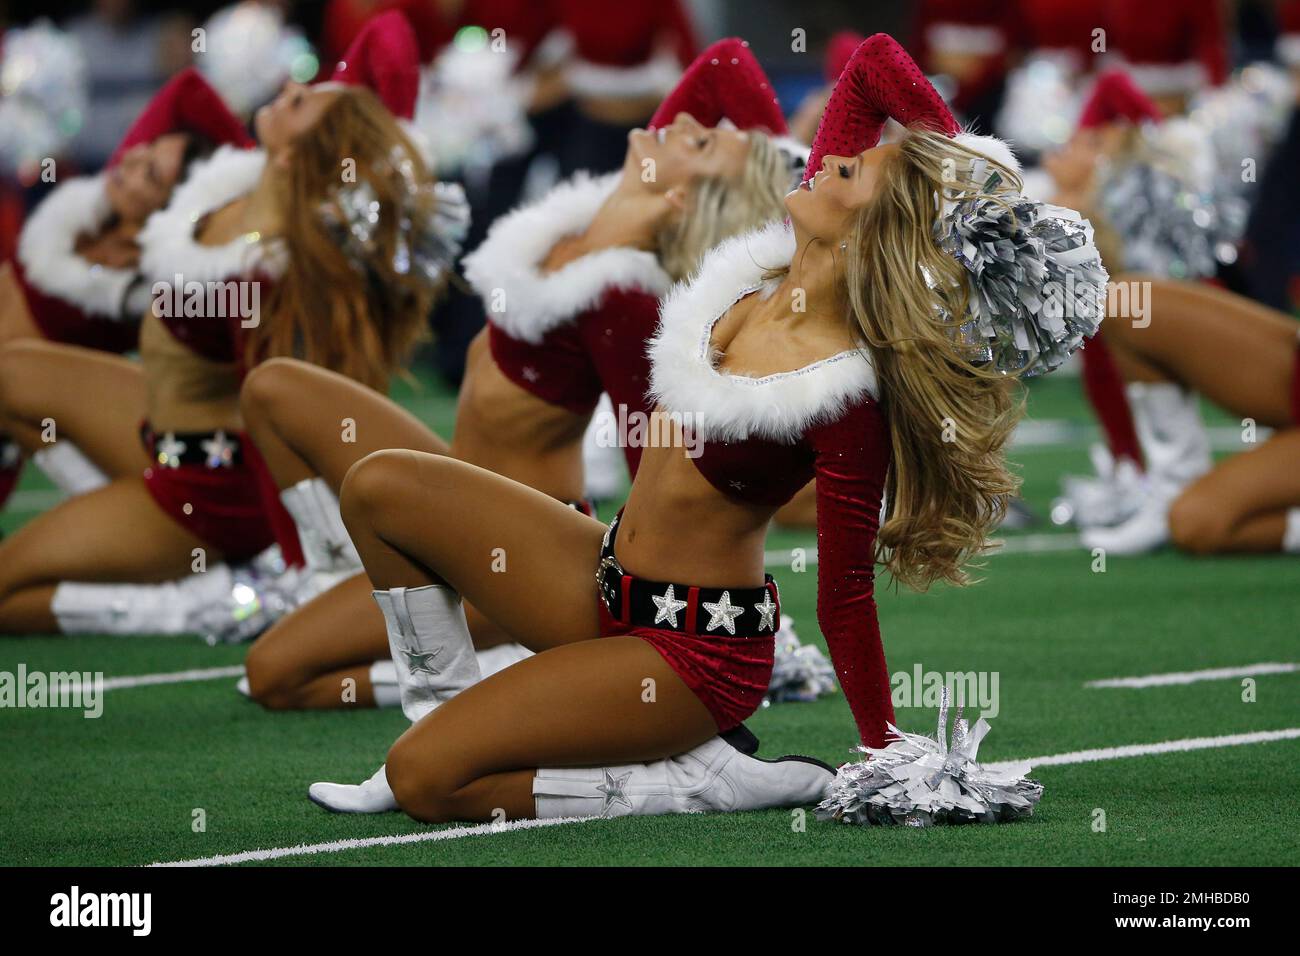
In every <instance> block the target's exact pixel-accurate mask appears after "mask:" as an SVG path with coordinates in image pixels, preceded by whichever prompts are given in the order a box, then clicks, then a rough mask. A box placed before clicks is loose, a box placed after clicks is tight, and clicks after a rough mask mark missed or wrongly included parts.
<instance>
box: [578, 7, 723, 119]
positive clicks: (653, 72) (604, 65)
mask: <svg viewBox="0 0 1300 956" xmlns="http://www.w3.org/2000/svg"><path fill="white" fill-rule="evenodd" d="M553 7H554V10H555V11H556V14H557V16H558V22H559V24H560V26H561V28H562V29H563V30H564V32H565V33H566V34H567V35H568V36H569V37H570V38H571V39H572V41H573V58H572V61H571V62H570V64H569V67H568V69H567V71H566V82H567V83H568V85H569V88H570V89H572V90H573V91H574V92H575V93H577V94H578V95H580V96H649V95H661V94H663V93H664V92H665V91H667V90H670V89H672V86H673V83H675V82H676V80H677V77H678V76H679V75H680V74H681V71H682V68H683V67H685V66H686V65H687V64H688V63H690V62H691V61H692V59H694V57H695V55H696V51H697V50H698V49H699V47H698V45H697V44H696V41H695V31H694V29H693V27H692V25H691V20H690V16H689V15H688V13H687V11H686V8H685V6H684V5H683V3H682V0H619V2H618V3H617V5H616V7H617V13H612V12H611V5H610V3H609V0H553Z"/></svg>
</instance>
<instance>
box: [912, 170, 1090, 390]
mask: <svg viewBox="0 0 1300 956" xmlns="http://www.w3.org/2000/svg"><path fill="white" fill-rule="evenodd" d="M983 165H984V164H983V161H982V160H977V161H976V162H975V163H974V167H975V170H974V175H973V176H972V178H973V179H974V181H976V182H979V181H980V180H981V179H982V178H983V172H982V167H983ZM1000 184H1001V176H1000V175H999V174H998V173H996V172H994V173H992V174H990V175H989V176H988V177H987V179H986V180H985V181H984V187H983V190H984V192H985V193H987V194H993V193H996V191H997V189H998V187H999V185H1000ZM936 229H937V231H938V236H937V237H936V238H937V239H938V242H939V245H940V247H941V248H942V249H943V250H944V251H945V252H947V253H948V254H949V255H951V256H952V257H953V258H954V259H956V260H957V261H958V262H959V263H961V265H963V266H964V267H965V268H966V272H967V277H968V281H969V285H970V298H969V302H968V305H967V318H966V320H965V321H964V322H962V324H961V327H960V330H961V336H962V340H963V341H964V342H965V344H967V345H968V346H970V347H971V348H972V350H973V355H972V361H974V362H976V363H979V364H990V365H992V366H993V367H994V368H996V369H997V370H998V371H1001V372H1006V373H1016V374H1021V375H1025V376H1031V375H1039V374H1042V373H1044V372H1050V371H1051V370H1052V369H1054V368H1056V367H1057V366H1059V365H1060V364H1061V363H1063V362H1064V361H1065V360H1066V359H1067V358H1069V356H1070V354H1071V353H1072V352H1074V351H1075V350H1076V349H1078V348H1079V347H1080V346H1081V345H1082V344H1083V340H1084V339H1085V338H1087V337H1089V336H1091V335H1093V334H1094V333H1095V332H1096V331H1097V327H1098V325H1100V324H1101V320H1102V318H1103V317H1104V315H1105V313H1106V283H1107V282H1108V281H1109V279H1110V276H1109V275H1108V274H1107V272H1106V267H1105V266H1103V265H1102V262H1101V255H1100V254H1099V253H1098V252H1097V247H1096V245H1094V243H1093V234H1092V225H1091V223H1089V222H1088V220H1086V219H1084V218H1082V217H1081V216H1080V215H1079V214H1078V213H1077V212H1075V211H1074V210H1073V209H1066V208H1064V207H1062V206H1053V205H1049V204H1047V203H1042V202H1037V201H1035V200H1032V199H1027V198H1025V197H1024V196H1022V195H1019V194H1017V193H1003V194H1001V195H998V196H996V197H993V196H992V195H985V196H980V197H976V198H971V199H963V200H961V201H959V202H956V203H955V204H954V205H953V208H952V209H951V210H950V211H949V212H948V213H947V214H946V215H944V216H943V217H941V218H940V220H939V222H938V223H937V225H936Z"/></svg>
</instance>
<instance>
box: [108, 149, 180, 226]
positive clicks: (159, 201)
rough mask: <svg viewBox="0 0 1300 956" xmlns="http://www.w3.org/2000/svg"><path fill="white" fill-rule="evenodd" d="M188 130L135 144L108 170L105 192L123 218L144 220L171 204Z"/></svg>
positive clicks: (110, 202) (111, 204)
mask: <svg viewBox="0 0 1300 956" xmlns="http://www.w3.org/2000/svg"><path fill="white" fill-rule="evenodd" d="M186 142H187V138H186V136H185V134H184V133H168V134H167V135H165V136H159V137H158V138H157V139H156V140H154V141H153V142H152V143H140V144H139V145H137V146H132V147H131V148H130V149H128V150H127V151H126V152H125V153H123V154H122V158H121V159H120V160H118V162H117V163H116V164H115V165H114V166H113V167H112V168H111V169H109V170H108V174H107V177H106V178H105V180H104V192H105V193H106V194H107V195H108V204H109V207H110V208H111V209H112V210H113V212H114V213H115V214H116V215H117V217H118V218H119V219H122V220H124V221H126V222H144V221H145V220H146V219H148V218H149V216H150V214H151V213H154V212H156V211H157V210H159V209H161V208H162V207H163V206H165V205H167V200H168V199H170V198H171V194H172V190H173V189H174V188H175V187H176V182H177V180H179V179H180V177H181V172H182V169H181V165H182V163H183V162H184V158H185V144H186Z"/></svg>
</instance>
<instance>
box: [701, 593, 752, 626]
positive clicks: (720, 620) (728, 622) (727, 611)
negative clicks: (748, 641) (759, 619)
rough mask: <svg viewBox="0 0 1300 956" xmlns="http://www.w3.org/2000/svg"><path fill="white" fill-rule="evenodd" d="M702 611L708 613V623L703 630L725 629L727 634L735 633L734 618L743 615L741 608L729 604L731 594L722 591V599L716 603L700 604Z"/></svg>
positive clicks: (706, 602)
mask: <svg viewBox="0 0 1300 956" xmlns="http://www.w3.org/2000/svg"><path fill="white" fill-rule="evenodd" d="M702 603H703V605H704V610H706V611H708V612H709V623H708V625H707V626H706V627H705V630H707V631H711V630H713V629H714V628H715V627H725V628H726V629H727V633H728V634H735V633H736V618H738V617H740V615H742V614H744V613H745V609H744V608H743V607H736V605H734V604H732V603H731V592H730V591H723V592H722V598H721V599H720V600H718V601H717V602H716V603H714V602H712V601H704V602H702Z"/></svg>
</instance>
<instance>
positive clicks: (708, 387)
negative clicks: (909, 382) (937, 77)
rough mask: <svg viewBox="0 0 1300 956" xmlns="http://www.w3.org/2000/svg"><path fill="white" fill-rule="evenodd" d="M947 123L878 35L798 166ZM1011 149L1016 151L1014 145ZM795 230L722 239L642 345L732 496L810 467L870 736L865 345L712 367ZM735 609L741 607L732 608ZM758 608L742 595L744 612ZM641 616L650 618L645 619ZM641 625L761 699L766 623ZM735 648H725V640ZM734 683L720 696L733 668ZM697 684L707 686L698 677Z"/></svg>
mask: <svg viewBox="0 0 1300 956" xmlns="http://www.w3.org/2000/svg"><path fill="white" fill-rule="evenodd" d="M889 118H893V119H895V120H897V121H898V122H900V123H903V124H904V125H907V124H913V123H914V124H918V125H924V126H926V127H929V128H931V129H935V130H939V131H942V132H946V133H948V134H949V135H953V134H954V133H955V132H956V130H957V125H956V123H955V121H954V120H953V117H952V115H951V113H950V112H949V111H948V108H947V107H946V106H945V105H944V103H943V100H942V99H941V98H940V97H939V95H938V93H936V92H935V90H934V88H933V87H931V86H930V84H929V83H928V82H927V81H926V79H925V77H924V76H923V75H922V74H921V71H920V69H919V68H918V67H917V66H916V64H915V63H913V62H912V60H911V58H910V57H909V56H908V55H907V54H906V53H905V52H904V51H903V49H902V48H901V47H900V46H899V45H898V44H897V43H896V42H895V41H894V40H893V39H891V38H890V37H887V36H885V35H883V34H877V35H876V36H874V37H872V38H870V39H868V40H866V41H865V42H863V43H862V44H861V45H860V46H859V47H858V49H857V51H856V52H855V53H854V55H853V56H852V57H851V58H850V59H849V62H848V63H847V65H846V66H845V68H844V72H843V74H842V75H841V77H840V80H839V82H838V83H837V84H836V86H835V89H834V91H833V92H832V94H831V97H830V100H829V102H828V104H827V107H826V112H825V114H824V116H823V118H822V122H821V126H820V128H819V129H818V131H817V137H816V139H815V141H814V143H813V148H812V156H811V158H810V159H809V162H808V167H807V170H806V171H805V178H809V177H811V176H812V175H813V174H814V173H815V172H816V171H817V170H818V169H819V168H820V165H821V161H822V157H823V156H825V155H827V154H836V155H855V154H857V153H859V152H861V151H862V150H864V149H867V148H870V147H872V146H875V145H876V143H877V142H878V141H879V137H880V133H881V130H882V128H883V126H884V123H885V121H886V120H887V119H889ZM966 142H968V143H969V144H970V145H971V146H972V147H974V148H978V149H981V151H982V152H984V153H985V154H986V155H991V156H994V157H995V158H999V159H1001V158H1002V157H1006V156H1009V152H1008V151H1007V150H1006V147H1005V145H1004V144H1001V143H999V142H997V141H994V140H990V139H988V138H984V137H969V138H967V139H966ZM1011 161H1012V162H1014V160H1011ZM793 253H794V233H793V231H792V230H791V229H790V227H789V226H788V225H786V224H784V223H773V224H772V225H769V226H767V227H765V228H763V229H761V230H759V231H757V232H754V233H750V234H748V235H745V236H739V237H736V238H733V239H730V240H728V241H727V242H724V243H722V244H721V245H720V246H718V247H717V248H716V249H714V250H713V251H712V252H710V253H709V254H708V255H707V256H706V257H705V259H704V262H703V264H702V265H701V267H700V271H699V274H698V276H697V277H696V278H695V279H694V280H693V281H692V282H691V283H690V284H688V285H680V286H678V287H676V288H675V289H674V291H673V293H672V294H671V295H670V296H669V297H668V298H667V299H666V300H665V302H664V305H663V310H662V320H661V323H660V327H659V331H658V332H657V334H656V335H655V337H654V339H652V340H651V343H650V347H649V350H648V351H649V354H650V361H651V373H650V376H651V400H652V401H654V402H656V403H657V404H658V406H659V407H660V409H662V410H663V411H666V412H670V413H671V412H680V413H683V415H685V414H686V413H691V414H692V415H693V416H700V417H698V418H696V419H695V421H694V423H693V425H694V433H695V437H696V438H697V439H702V440H703V450H702V453H701V454H700V456H699V457H697V458H695V459H694V461H695V464H696V466H697V467H698V468H699V470H700V474H701V475H703V476H704V478H705V479H707V480H708V481H709V483H710V484H712V485H713V486H714V487H715V488H716V489H717V490H718V491H720V492H721V493H722V494H724V495H726V496H727V497H729V498H732V499H735V500H738V501H741V502H747V503H752V504H757V505H764V506H767V507H775V506H778V505H781V504H783V503H785V502H786V501H788V500H790V498H791V497H793V495H794V494H795V492H797V491H798V490H799V489H800V488H802V487H803V486H804V485H806V484H807V483H808V482H809V481H810V480H812V479H814V478H815V479H816V480H817V548H818V572H817V576H818V596H817V618H818V623H819V624H820V625H821V629H822V633H823V635H824V636H825V638H826V643H827V645H828V647H829V648H830V651H831V657H832V660H833V662H834V664H835V669H836V673H837V674H838V675H839V679H840V686H841V687H842V688H843V690H844V696H845V697H846V699H847V700H848V702H849V706H850V707H851V708H852V711H853V716H854V718H855V720H856V722H857V726H858V731H859V733H860V734H861V736H862V739H863V741H865V742H866V743H867V744H869V745H871V746H876V747H879V746H883V745H884V743H885V735H886V724H887V723H888V722H891V721H892V720H893V716H894V715H893V708H892V706H891V703H890V688H889V674H888V670H887V668H886V664H885V655H884V647H883V645H882V643H881V638H880V627H879V624H878V623H877V620H876V605H875V598H874V578H875V538H876V532H877V530H878V527H879V521H880V510H881V499H882V495H883V493H884V487H885V478H886V474H887V472H888V468H889V461H890V439H889V426H888V423H887V421H886V419H885V415H884V411H883V409H882V407H881V405H880V404H879V397H880V396H879V386H878V383H877V380H876V375H875V370H874V368H873V367H872V363H871V359H870V356H869V354H868V353H867V352H866V351H865V350H862V349H852V350H849V351H845V352H841V353H839V354H837V355H834V356H832V357H830V358H827V359H824V360H822V361H820V362H816V363H814V364H812V365H809V366H806V367H804V368H800V369H796V370H794V371H790V372H783V373H779V374H775V375H769V376H766V377H764V378H761V379H753V378H748V377H745V376H741V375H733V374H730V373H727V372H725V371H719V370H718V369H717V367H716V365H715V357H716V356H715V350H714V346H713V342H712V330H713V327H714V325H715V324H716V323H717V322H718V320H719V319H720V318H721V317H722V316H723V315H724V314H725V313H726V312H727V311H728V310H729V309H730V308H731V306H732V305H733V304H735V302H737V301H738V300H739V299H740V298H743V297H744V296H746V295H750V294H753V293H760V294H761V292H762V290H763V289H764V287H765V281H764V274H765V273H766V272H767V271H768V270H770V269H771V268H773V267H776V266H779V265H781V264H783V263H788V262H789V261H790V259H791V257H792V256H793ZM732 610H733V611H734V610H736V608H733V609H732ZM762 613H763V612H762V611H761V610H759V609H758V608H757V607H755V608H754V609H753V610H751V609H750V608H748V607H740V608H739V614H738V615H737V617H736V622H735V623H736V624H737V626H738V627H739V626H742V625H743V624H744V623H745V622H749V623H750V624H751V626H752V624H753V618H754V617H755V615H761V614H762ZM643 630H644V629H643ZM643 630H638V631H637V632H636V633H637V634H638V635H639V636H642V637H644V638H646V639H647V640H650V641H651V643H652V644H654V645H655V647H656V649H658V650H659V651H660V653H661V654H663V656H664V658H665V659H666V660H667V661H668V663H669V665H670V666H672V667H673V668H674V670H676V671H677V672H678V673H679V674H681V675H682V677H683V679H684V680H685V681H686V682H687V683H688V684H689V685H690V686H691V687H692V688H696V689H697V690H696V692H697V693H701V699H702V700H703V701H704V703H705V705H706V706H708V707H709V708H710V710H711V711H712V712H713V713H714V715H715V717H718V719H719V727H720V728H722V729H724V730H725V729H726V725H728V724H734V723H739V722H740V721H741V720H744V719H745V718H746V717H748V716H749V714H751V713H752V712H753V710H754V709H756V708H757V707H758V705H759V703H760V702H761V699H762V693H761V692H759V691H757V690H755V687H756V686H757V684H758V683H759V681H758V680H757V679H756V678H757V677H761V674H756V673H755V666H756V665H755V657H756V655H762V656H763V658H764V659H765V661H766V664H767V666H768V668H770V666H771V660H772V643H771V640H770V638H768V639H766V643H765V644H764V645H763V646H761V647H759V646H757V645H754V644H753V643H752V642H743V643H740V644H735V645H733V644H731V643H730V642H728V641H727V639H726V638H725V636H723V635H721V634H717V633H716V630H717V629H716V628H714V627H709V626H708V625H705V627H704V628H703V630H704V631H705V632H714V633H712V634H711V635H710V634H708V633H706V634H705V635H704V636H705V637H706V638H709V640H700V639H690V638H683V635H682V633H681V632H680V631H679V630H678V629H676V628H674V629H672V630H668V629H663V630H664V634H663V636H662V639H660V638H654V637H652V636H647V634H645V633H643ZM727 647H733V648H734V650H733V651H732V652H730V653H729V652H728V651H727V650H726V648H727ZM733 672H737V673H739V674H741V675H744V676H742V678H741V679H740V682H739V684H738V688H739V689H738V691H734V692H729V693H727V694H723V695H716V694H714V693H713V692H712V691H710V690H709V688H711V687H717V686H725V685H726V684H727V683H728V681H729V675H730V674H731V673H733ZM701 688H703V692H702V691H701Z"/></svg>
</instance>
